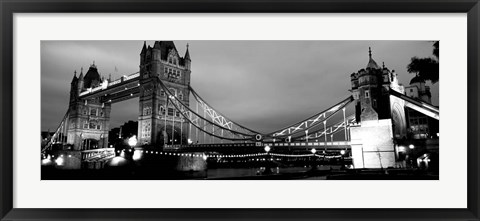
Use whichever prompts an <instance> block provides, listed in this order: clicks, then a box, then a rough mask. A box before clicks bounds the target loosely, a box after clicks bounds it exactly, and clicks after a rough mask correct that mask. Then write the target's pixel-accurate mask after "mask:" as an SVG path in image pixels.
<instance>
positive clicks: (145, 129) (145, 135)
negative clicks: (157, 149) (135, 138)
mask: <svg viewBox="0 0 480 221" xmlns="http://www.w3.org/2000/svg"><path fill="white" fill-rule="evenodd" d="M150 132H151V125H150V122H146V123H145V124H144V125H143V128H142V138H148V137H150Z"/></svg>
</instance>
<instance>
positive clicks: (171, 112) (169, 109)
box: [168, 108, 175, 116]
mask: <svg viewBox="0 0 480 221" xmlns="http://www.w3.org/2000/svg"><path fill="white" fill-rule="evenodd" d="M174 113H175V111H174V110H173V108H168V116H173V115H174Z"/></svg>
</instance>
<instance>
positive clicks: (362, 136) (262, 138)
mask: <svg viewBox="0 0 480 221" xmlns="http://www.w3.org/2000/svg"><path fill="white" fill-rule="evenodd" d="M190 75H191V59H190V54H189V49H188V45H187V49H186V53H185V55H184V56H180V55H179V54H178V51H177V49H176V46H175V44H174V43H173V42H172V41H155V43H154V45H153V47H151V46H147V45H146V43H144V45H143V47H142V50H141V52H140V70H139V71H138V72H136V73H133V74H129V75H125V76H122V77H121V78H119V79H115V80H112V79H104V78H101V77H100V75H99V73H98V70H97V67H96V65H95V64H92V65H91V66H90V68H89V70H88V71H87V73H86V74H85V75H84V74H83V70H81V72H80V75H79V77H77V76H76V73H75V74H74V77H73V79H72V82H71V89H70V101H69V105H68V110H67V113H66V114H65V116H64V117H63V119H62V120H61V122H60V125H59V127H58V128H57V130H56V131H55V134H54V135H53V136H52V138H51V140H50V141H49V142H48V143H47V145H45V146H44V147H43V149H42V154H43V155H44V156H45V155H48V156H50V154H51V153H53V152H55V151H58V150H55V148H54V147H55V146H59V145H60V147H61V148H60V149H61V150H60V151H69V153H76V154H73V155H72V156H73V157H75V156H78V158H79V159H78V160H79V161H80V162H82V161H91V160H95V159H104V158H109V157H112V156H113V155H114V151H113V149H111V148H109V144H108V132H109V130H110V123H109V120H110V112H111V104H113V103H117V102H122V101H124V100H128V99H132V98H139V112H138V114H139V116H138V133H137V135H138V137H137V139H138V142H137V143H136V144H135V146H136V147H137V149H138V148H140V149H138V150H139V151H146V152H147V153H148V152H149V151H150V152H152V153H154V152H156V153H158V152H159V151H160V153H167V152H172V153H186V152H206V153H212V152H215V153H220V154H221V153H236V154H247V155H248V154H252V153H255V152H257V153H259V152H262V153H264V152H263V150H264V148H266V147H268V148H269V150H271V153H270V154H281V155H282V156H293V155H295V154H300V155H301V154H305V153H310V152H312V154H313V155H315V154H317V153H316V152H315V151H317V150H318V151H319V152H318V153H320V152H321V153H322V154H324V155H338V154H340V153H341V152H342V153H345V152H348V154H349V156H350V157H351V158H352V159H353V164H354V166H355V168H380V167H391V166H395V164H396V162H398V161H399V158H400V154H401V153H400V152H401V149H402V148H401V145H404V144H405V142H406V140H408V139H409V138H408V137H409V130H408V128H407V126H408V125H409V122H408V119H407V118H408V117H409V115H408V113H410V112H409V111H410V109H411V110H415V111H418V112H420V113H422V114H424V115H425V116H428V117H430V118H432V119H435V120H439V118H440V117H439V110H438V107H435V106H433V105H431V104H429V103H428V102H426V101H422V100H420V99H417V98H414V97H411V96H407V95H405V87H404V86H402V85H401V84H399V82H398V79H397V75H396V73H395V72H394V71H393V70H389V69H388V68H386V67H385V66H384V65H383V67H380V66H379V65H378V64H377V63H376V62H375V61H374V60H373V58H372V54H371V51H370V50H369V61H368V64H367V67H366V68H364V69H360V70H359V71H358V72H355V73H353V74H351V75H350V81H351V84H352V87H351V89H350V91H351V92H352V95H351V96H349V97H347V98H345V99H343V100H341V101H340V102H338V103H337V104H334V105H333V106H331V107H330V108H328V109H326V110H323V111H319V112H318V113H316V114H313V115H312V116H311V117H309V118H307V119H304V120H302V121H300V122H297V123H295V124H292V125H289V126H286V127H283V128H280V129H278V130H275V131H272V132H269V133H259V132H257V131H255V130H253V129H250V128H248V127H246V126H243V125H240V124H238V123H236V122H235V121H233V120H231V119H229V118H228V117H226V116H225V115H224V114H222V113H221V112H219V111H218V110H216V109H215V108H213V107H212V106H211V105H209V104H208V103H207V102H206V101H205V99H203V98H202V97H201V96H200V95H199V94H198V93H197V92H196V91H195V90H194V89H193V87H192V85H191V82H190ZM421 83H422V82H415V85H416V86H418V87H416V88H417V89H418V90H419V91H418V93H420V90H425V87H424V85H422V84H421ZM415 85H414V86H415ZM410 91H411V89H410ZM191 98H193V99H191ZM349 105H354V108H355V113H353V114H350V115H348V116H347V114H346V108H347V107H348V106H349ZM335 116H340V118H341V119H340V120H339V121H334V120H333V118H334V117H335ZM337 118H338V117H337ZM334 137H337V139H338V137H342V139H340V140H334ZM437 137H438V134H437ZM267 152H268V151H267ZM51 155H52V156H54V154H51ZM247 155H245V156H247ZM57 156H58V154H57ZM69 156H71V154H69ZM212 156H214V155H212ZM248 156H249V155H248Z"/></svg>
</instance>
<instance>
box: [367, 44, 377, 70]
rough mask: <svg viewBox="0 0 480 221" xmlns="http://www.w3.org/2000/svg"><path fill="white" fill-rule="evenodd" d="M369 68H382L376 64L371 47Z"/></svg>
mask: <svg viewBox="0 0 480 221" xmlns="http://www.w3.org/2000/svg"><path fill="white" fill-rule="evenodd" d="M367 68H370V69H380V67H379V66H378V64H377V62H375V61H374V60H373V58H372V49H371V48H370V47H368V64H367Z"/></svg>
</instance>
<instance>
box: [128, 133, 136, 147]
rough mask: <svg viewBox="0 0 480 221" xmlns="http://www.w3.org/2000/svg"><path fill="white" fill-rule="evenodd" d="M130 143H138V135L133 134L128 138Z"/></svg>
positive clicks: (132, 144)
mask: <svg viewBox="0 0 480 221" xmlns="http://www.w3.org/2000/svg"><path fill="white" fill-rule="evenodd" d="M128 145H129V146H131V147H134V146H135V145H137V136H135V135H133V136H132V137H130V138H129V139H128Z"/></svg>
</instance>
